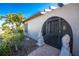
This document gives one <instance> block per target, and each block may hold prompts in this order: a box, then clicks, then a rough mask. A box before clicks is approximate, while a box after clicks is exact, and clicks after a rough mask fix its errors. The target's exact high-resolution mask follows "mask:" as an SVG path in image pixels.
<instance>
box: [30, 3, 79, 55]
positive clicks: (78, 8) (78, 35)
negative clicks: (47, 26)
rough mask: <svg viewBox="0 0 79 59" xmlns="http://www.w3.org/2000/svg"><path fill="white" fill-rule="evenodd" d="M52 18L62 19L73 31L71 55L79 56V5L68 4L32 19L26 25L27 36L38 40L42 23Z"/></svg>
mask: <svg viewBox="0 0 79 59" xmlns="http://www.w3.org/2000/svg"><path fill="white" fill-rule="evenodd" d="M52 16H58V17H62V18H64V19H65V20H66V21H67V22H68V23H69V24H70V26H71V28H72V31H73V54H74V55H79V4H69V5H66V6H64V7H61V8H58V9H55V10H53V11H51V12H48V13H46V14H45V15H42V16H39V17H36V18H34V19H33V20H31V21H30V22H29V23H28V34H29V36H31V37H32V38H34V39H35V40H38V35H39V33H41V29H42V26H43V24H44V22H45V21H46V20H47V19H48V18H49V17H52Z"/></svg>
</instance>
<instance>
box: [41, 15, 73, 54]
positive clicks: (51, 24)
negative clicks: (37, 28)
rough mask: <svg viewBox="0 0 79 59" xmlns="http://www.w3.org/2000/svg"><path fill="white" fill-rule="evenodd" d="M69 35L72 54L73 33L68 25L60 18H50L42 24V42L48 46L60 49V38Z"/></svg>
mask: <svg viewBox="0 0 79 59" xmlns="http://www.w3.org/2000/svg"><path fill="white" fill-rule="evenodd" d="M65 34H69V35H70V39H71V40H70V51H71V53H72V44H73V42H72V41H73V33H72V29H71V26H70V25H69V23H68V22H67V21H66V20H64V19H63V18H61V17H57V16H54V17H50V18H49V19H47V21H46V22H45V23H44V24H43V27H42V35H43V38H44V42H45V43H46V44H48V45H50V46H53V47H55V48H58V49H61V46H62V43H61V38H62V36H63V35H65Z"/></svg>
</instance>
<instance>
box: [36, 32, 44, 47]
mask: <svg viewBox="0 0 79 59" xmlns="http://www.w3.org/2000/svg"><path fill="white" fill-rule="evenodd" d="M44 44H45V43H44V39H43V36H42V34H41V33H39V34H38V42H37V45H38V46H42V45H44Z"/></svg>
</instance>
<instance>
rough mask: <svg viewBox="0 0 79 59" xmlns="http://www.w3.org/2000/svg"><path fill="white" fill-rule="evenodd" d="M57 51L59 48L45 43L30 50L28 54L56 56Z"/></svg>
mask: <svg viewBox="0 0 79 59" xmlns="http://www.w3.org/2000/svg"><path fill="white" fill-rule="evenodd" d="M59 52H60V50H58V49H56V48H54V47H51V46H49V45H47V44H45V45H43V46H42V47H39V48H37V49H36V50H34V51H33V52H31V53H30V54H29V55H28V56H58V55H59Z"/></svg>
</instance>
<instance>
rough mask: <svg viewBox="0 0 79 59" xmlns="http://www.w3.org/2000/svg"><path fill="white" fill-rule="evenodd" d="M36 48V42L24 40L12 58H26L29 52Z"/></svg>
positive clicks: (29, 39) (28, 39)
mask: <svg viewBox="0 0 79 59" xmlns="http://www.w3.org/2000/svg"><path fill="white" fill-rule="evenodd" d="M37 47H38V46H37V45H36V41H35V40H33V39H31V38H26V39H25V40H24V42H23V45H22V47H21V48H20V49H18V51H15V52H14V54H13V56H27V55H28V54H29V53H30V52H32V51H33V50H35V49H36V48H37Z"/></svg>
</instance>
